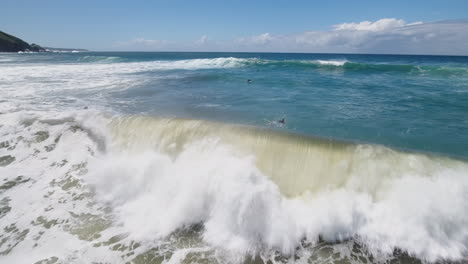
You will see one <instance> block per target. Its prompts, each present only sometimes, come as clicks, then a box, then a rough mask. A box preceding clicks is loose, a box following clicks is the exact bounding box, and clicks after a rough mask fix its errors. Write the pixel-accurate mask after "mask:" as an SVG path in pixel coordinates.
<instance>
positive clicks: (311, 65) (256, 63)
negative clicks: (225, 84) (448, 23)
mask: <svg viewBox="0 0 468 264" xmlns="http://www.w3.org/2000/svg"><path fill="white" fill-rule="evenodd" d="M78 62H87V63H100V64H107V63H113V64H116V63H118V64H125V66H124V67H128V66H129V65H133V66H136V67H138V68H139V69H143V70H149V71H151V70H200V69H222V68H241V67H259V68H262V67H269V68H271V67H281V68H283V67H290V68H295V69H301V68H302V69H323V70H330V71H345V72H361V73H382V72H390V73H391V72H395V73H407V74H416V75H441V76H451V75H468V69H467V68H461V67H447V66H429V65H427V66H420V65H414V64H373V63H363V62H352V61H347V60H284V61H283V60H266V59H258V58H235V57H220V58H213V59H190V60H167V61H163V60H158V61H139V62H132V61H125V60H124V59H123V58H120V57H114V56H109V57H106V56H84V57H80V58H79V59H78Z"/></svg>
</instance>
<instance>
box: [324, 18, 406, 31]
mask: <svg viewBox="0 0 468 264" xmlns="http://www.w3.org/2000/svg"><path fill="white" fill-rule="evenodd" d="M405 25H407V24H406V22H405V21H404V20H402V19H395V18H382V19H380V20H377V21H375V22H371V21H362V22H359V23H343V24H338V25H334V26H333V27H334V28H335V30H358V31H359V30H363V31H383V30H388V29H392V28H398V27H403V26H405Z"/></svg>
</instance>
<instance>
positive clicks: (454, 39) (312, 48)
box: [238, 18, 468, 55]
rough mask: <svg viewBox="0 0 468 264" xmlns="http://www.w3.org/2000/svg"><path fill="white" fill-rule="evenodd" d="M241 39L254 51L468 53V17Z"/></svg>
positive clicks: (382, 21)
mask: <svg viewBox="0 0 468 264" xmlns="http://www.w3.org/2000/svg"><path fill="white" fill-rule="evenodd" d="M238 42H239V43H240V44H242V45H243V47H244V48H247V49H250V50H253V51H258V50H262V51H295V52H343V53H392V54H454V55H467V54H468V45H466V43H468V20H453V21H443V22H437V23H423V22H413V23H407V22H406V21H404V20H402V19H395V18H383V19H380V20H377V21H374V22H372V21H362V22H358V23H354V22H352V23H342V24H338V25H334V26H332V28H331V29H330V30H329V31H306V32H302V33H298V34H291V35H272V34H268V33H265V34H260V35H257V36H251V37H244V38H240V41H238ZM265 44H268V46H267V47H265ZM265 49H268V50H265Z"/></svg>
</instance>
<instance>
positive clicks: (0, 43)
mask: <svg viewBox="0 0 468 264" xmlns="http://www.w3.org/2000/svg"><path fill="white" fill-rule="evenodd" d="M18 51H36V52H37V51H45V50H44V49H43V48H42V47H41V46H39V45H37V44H31V45H29V44H28V43H27V42H25V41H23V40H21V39H19V38H17V37H15V36H12V35H10V34H7V33H5V32H2V31H0V52H18Z"/></svg>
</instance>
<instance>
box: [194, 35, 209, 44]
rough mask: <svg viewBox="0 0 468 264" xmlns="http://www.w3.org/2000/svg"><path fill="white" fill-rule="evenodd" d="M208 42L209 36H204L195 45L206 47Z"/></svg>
mask: <svg viewBox="0 0 468 264" xmlns="http://www.w3.org/2000/svg"><path fill="white" fill-rule="evenodd" d="M207 42H208V36H207V35H203V36H201V37H200V38H199V39H198V40H197V41H195V44H198V45H204V44H206V43H207Z"/></svg>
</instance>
